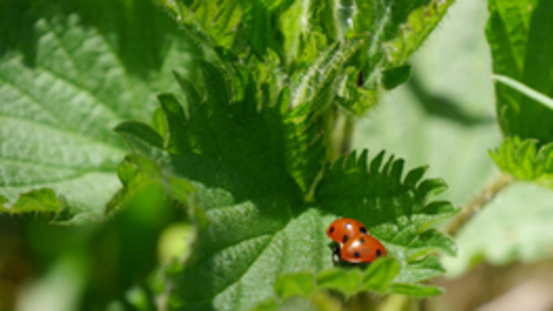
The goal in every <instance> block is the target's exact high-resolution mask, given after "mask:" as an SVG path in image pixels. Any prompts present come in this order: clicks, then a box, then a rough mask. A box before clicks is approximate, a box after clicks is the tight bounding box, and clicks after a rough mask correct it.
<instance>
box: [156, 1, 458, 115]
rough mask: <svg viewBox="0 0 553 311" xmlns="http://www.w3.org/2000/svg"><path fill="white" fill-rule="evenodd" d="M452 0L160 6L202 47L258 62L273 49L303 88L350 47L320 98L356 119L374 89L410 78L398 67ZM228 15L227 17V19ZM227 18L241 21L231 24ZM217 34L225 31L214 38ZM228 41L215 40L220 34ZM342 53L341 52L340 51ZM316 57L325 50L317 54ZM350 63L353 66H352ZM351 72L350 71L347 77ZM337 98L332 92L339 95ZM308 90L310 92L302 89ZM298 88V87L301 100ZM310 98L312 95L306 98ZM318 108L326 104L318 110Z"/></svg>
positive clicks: (370, 103) (374, 93) (167, 3)
mask: <svg viewBox="0 0 553 311" xmlns="http://www.w3.org/2000/svg"><path fill="white" fill-rule="evenodd" d="M452 3H453V1H452V0H447V1H439V0H418V1H411V0H362V1H351V0H340V1H338V0H333V1H322V2H321V1H308V0H296V1H277V2H274V3H271V4H269V3H268V2H267V1H259V0H258V1H245V0H244V1H240V0H235V1H223V2H220V3H218V2H217V1H207V2H206V1H191V2H186V3H185V2H184V1H180V2H174V1H162V4H164V6H166V7H168V8H169V9H170V10H171V11H172V12H176V13H175V14H176V18H177V20H179V21H180V23H181V24H183V26H184V28H185V29H187V30H189V33H191V35H192V36H194V37H196V38H198V40H199V41H200V42H202V43H204V44H206V45H207V46H209V47H214V46H223V47H225V48H226V49H229V50H231V51H233V52H234V53H235V54H239V55H242V56H244V57H246V58H247V57H249V56H252V55H254V56H256V57H258V58H259V59H264V58H265V57H266V56H267V55H268V54H270V53H269V52H268V51H269V50H272V51H273V52H274V53H276V54H277V55H278V56H279V59H280V61H281V64H282V67H283V68H284V70H285V72H286V73H287V74H288V75H290V76H293V77H295V79H294V80H295V81H302V84H306V83H305V82H306V81H307V80H311V79H312V78H313V75H314V74H315V73H316V72H313V70H314V69H316V70H320V68H318V67H319V66H313V62H312V60H313V59H317V58H318V59H317V61H316V64H319V65H321V61H325V60H327V61H328V60H329V59H331V57H332V56H333V55H334V54H335V53H337V51H339V52H340V53H344V54H348V52H347V51H348V48H343V47H344V46H347V45H348V44H352V42H356V43H355V44H354V45H356V44H357V43H359V44H361V45H362V47H361V46H357V47H355V48H354V49H350V50H349V51H351V53H352V54H353V53H355V55H348V57H346V58H345V59H346V60H349V58H351V57H352V56H355V62H350V63H343V64H339V65H340V66H334V68H333V69H332V70H334V71H335V72H333V74H326V73H325V72H320V74H319V76H320V77H325V79H326V81H320V83H319V84H318V85H320V86H324V88H322V90H326V91H327V93H329V94H326V93H325V94H321V98H325V99H326V101H327V102H329V103H336V104H338V105H339V106H340V107H341V108H343V109H344V110H345V111H347V112H348V113H352V114H356V115H362V114H363V113H364V112H366V111H367V110H368V109H369V108H370V107H372V106H373V105H374V104H375V103H376V98H377V97H378V93H379V90H380V89H381V88H385V89H392V88H394V87H396V86H397V85H399V84H401V83H403V82H405V81H406V80H407V79H408V78H409V76H410V70H406V69H408V68H409V67H408V66H405V62H406V61H407V59H408V58H409V56H410V55H411V54H412V53H413V52H414V51H416V50H417V49H418V48H419V47H420V45H421V44H422V42H423V41H424V40H425V39H426V37H427V36H428V35H429V34H430V32H431V31H432V30H433V29H434V27H436V25H437V24H438V22H439V21H440V20H441V19H442V17H443V16H444V14H445V12H446V11H447V9H448V8H449V6H450V5H451V4H452ZM230 12H232V13H230ZM228 16H241V19H240V18H238V17H237V18H230V17H228ZM221 29H224V30H225V31H227V32H223V31H220V30H221ZM220 33H225V34H227V36H225V37H221V36H220V35H219V34H220ZM341 46H342V48H341ZM321 51H324V52H323V53H321ZM353 64H355V66H352V65H353ZM347 66H352V68H354V69H355V72H354V73H352V72H351V70H350V71H349V72H348V71H346V70H345V69H346V67H347ZM341 84H342V86H341V88H342V90H341V91H340V92H339V94H338V95H339V97H336V98H335V96H334V94H333V93H334V92H336V91H337V89H338V88H340V85H341ZM307 86H309V87H310V88H314V89H315V88H316V87H314V86H312V85H311V84H307ZM305 90H306V89H305V88H302V87H301V85H300V88H299V91H300V93H301V94H300V95H301V96H296V95H294V96H293V97H294V98H301V97H302V96H303V95H304V92H305ZM312 93H315V91H312ZM322 107H325V105H322Z"/></svg>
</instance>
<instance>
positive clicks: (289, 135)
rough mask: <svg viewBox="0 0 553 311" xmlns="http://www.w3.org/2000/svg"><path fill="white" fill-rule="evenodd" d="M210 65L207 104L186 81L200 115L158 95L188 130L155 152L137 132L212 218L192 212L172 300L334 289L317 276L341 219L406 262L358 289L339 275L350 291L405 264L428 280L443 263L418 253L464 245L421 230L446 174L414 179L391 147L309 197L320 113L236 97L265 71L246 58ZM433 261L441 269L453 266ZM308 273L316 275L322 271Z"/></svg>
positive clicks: (242, 305)
mask: <svg viewBox="0 0 553 311" xmlns="http://www.w3.org/2000/svg"><path fill="white" fill-rule="evenodd" d="M201 66H203V67H204V68H202V72H203V78H204V81H203V85H204V86H205V88H206V90H205V93H206V94H207V95H208V96H206V102H205V103H203V104H201V103H200V102H198V101H197V98H202V96H197V94H198V93H197V92H196V91H191V90H193V89H195V87H194V86H192V85H193V84H192V83H190V82H184V81H181V85H185V86H186V88H185V93H186V94H187V110H188V115H189V116H190V117H189V119H188V120H187V121H186V122H181V121H178V120H184V119H185V115H186V114H187V113H185V111H183V109H178V107H177V106H176V102H175V98H174V97H173V96H169V95H163V96H160V102H161V104H162V107H164V109H163V112H164V113H165V115H166V119H167V124H168V127H169V128H168V133H180V134H179V135H176V134H175V135H169V139H170V141H169V142H168V143H167V144H166V146H167V147H166V148H165V149H164V150H161V151H159V152H157V151H156V152H152V153H150V154H148V152H150V150H152V149H153V150H157V149H156V148H154V147H153V146H152V147H151V148H143V147H141V144H142V142H144V141H147V140H148V139H139V138H133V139H128V141H129V143H131V144H136V146H134V147H133V150H135V151H136V152H140V153H141V154H142V155H143V156H146V157H148V158H150V159H152V160H153V161H155V162H156V163H158V166H159V167H160V171H161V172H162V174H161V175H160V176H161V181H162V183H166V182H167V180H168V178H170V177H172V176H175V177H177V178H181V179H183V178H185V179H187V180H189V181H190V184H191V185H192V186H193V187H194V188H195V190H196V191H195V196H194V197H195V199H194V204H197V207H198V210H199V211H201V213H200V214H201V215H202V216H204V218H202V219H198V217H193V218H194V219H195V220H196V221H198V222H200V223H201V224H200V226H199V228H198V232H197V239H196V241H195V242H194V243H193V244H192V245H191V252H190V253H189V256H188V258H187V259H186V261H184V262H183V263H182V267H181V269H180V270H179V271H176V272H173V273H171V274H172V277H171V278H172V279H173V280H174V282H175V284H174V286H175V287H174V288H175V290H174V291H173V292H172V294H171V299H172V300H174V301H176V303H177V306H178V307H182V308H215V309H235V310H243V309H250V308H253V307H255V306H257V305H258V304H259V303H261V302H263V301H266V300H268V299H269V300H270V299H271V298H275V297H277V295H276V292H275V289H274V286H275V284H278V285H277V291H278V292H279V293H281V294H282V295H283V296H289V295H293V294H294V295H295V294H308V293H311V292H312V288H311V287H310V286H309V285H308V284H311V282H312V280H317V283H318V282H319V281H321V282H322V284H324V285H321V286H323V287H327V288H328V287H330V286H333V285H329V284H331V283H332V282H331V281H324V278H323V279H320V278H319V273H321V272H323V271H325V270H327V269H330V268H332V266H333V264H332V260H331V257H332V252H333V251H332V250H331V249H329V248H328V242H329V241H330V240H329V239H328V238H327V237H326V236H325V228H326V226H328V225H329V224H330V223H331V222H332V221H333V220H335V219H336V218H338V217H354V218H357V219H359V220H360V221H362V222H363V223H365V224H366V225H367V226H368V227H369V228H370V230H371V232H373V233H374V235H375V236H376V237H378V238H379V239H381V240H382V242H383V243H384V244H385V245H386V247H387V249H388V250H389V254H390V257H394V258H396V259H393V258H390V259H385V260H382V261H380V262H378V261H377V262H376V263H374V265H373V266H372V267H370V268H369V269H368V270H367V272H366V274H364V275H363V277H362V278H359V279H358V281H359V282H360V285H357V284H356V285H355V288H353V289H351V287H349V285H345V286H344V287H342V286H341V285H340V284H339V283H336V282H334V284H335V286H339V288H337V289H338V290H340V291H344V292H350V291H359V290H366V289H371V290H376V291H378V292H385V291H386V290H387V289H388V287H389V284H390V282H392V279H393V278H394V277H395V276H396V275H397V273H398V271H401V272H400V273H402V272H403V271H407V272H408V273H410V274H413V275H419V276H422V275H425V273H428V270H431V269H432V268H433V267H432V266H431V265H421V264H420V260H422V259H424V258H427V257H428V256H432V255H431V253H435V252H446V253H449V254H453V253H454V252H455V249H454V246H453V244H452V242H451V240H450V239H449V238H448V237H446V236H445V235H442V234H440V233H438V232H437V231H435V230H426V231H425V230H423V229H422V227H423V226H425V225H427V223H428V222H431V221H433V220H434V219H436V218H442V217H443V215H442V214H441V212H442V210H440V209H439V208H431V209H429V212H428V215H426V214H427V213H426V209H427V208H430V207H431V206H433V205H432V201H431V200H430V199H431V197H432V196H433V195H434V193H435V192H437V191H438V190H440V189H442V188H443V183H442V182H436V181H424V180H421V179H422V174H421V173H420V172H419V171H417V172H416V173H412V174H408V175H409V176H410V177H409V184H408V185H407V184H406V183H404V182H403V176H402V167H403V161H402V160H395V159H393V157H390V158H387V159H386V157H385V156H384V153H381V154H380V155H379V156H377V157H376V158H375V159H373V160H372V161H371V162H370V167H371V169H370V171H367V168H368V167H369V162H368V161H369V159H368V154H367V152H364V153H362V155H361V156H360V157H359V158H357V156H356V155H355V154H352V155H350V156H349V157H348V158H347V159H341V160H339V161H338V162H337V163H335V164H334V165H333V166H332V168H330V167H328V166H327V168H326V169H325V170H324V173H323V177H322V180H321V181H320V182H319V184H318V187H317V188H316V189H315V193H314V202H313V201H311V202H310V203H308V202H306V201H305V198H306V197H307V195H308V191H309V189H311V188H312V183H313V182H314V180H315V178H314V176H316V174H317V173H318V172H319V171H320V167H321V161H323V156H324V154H323V153H320V155H319V156H318V157H314V156H313V151H306V148H307V149H308V148H311V147H309V146H315V147H314V148H315V150H319V148H320V146H317V144H318V143H319V142H318V141H317V140H316V139H315V134H316V132H315V131H313V130H309V129H310V128H311V124H312V119H310V118H311V117H310V110H309V109H305V107H306V105H300V106H298V107H296V108H294V109H289V108H288V105H287V103H288V101H287V100H283V101H282V102H281V104H279V105H275V106H265V107H263V106H262V109H260V110H259V109H258V107H260V105H259V103H258V102H257V101H258V100H259V99H258V98H257V97H256V96H229V95H228V94H248V92H244V90H248V89H250V88H251V86H252V85H257V82H256V81H255V77H253V76H249V77H248V71H247V70H246V71H242V69H244V68H243V65H240V64H239V63H228V62H227V63H225V64H224V66H222V67H219V66H215V65H213V64H209V63H201ZM232 68H234V69H232ZM240 68H241V69H240ZM237 69H239V71H240V72H242V73H243V74H245V76H244V77H245V78H244V79H243V81H245V82H244V83H233V84H232V87H231V89H230V90H228V89H227V87H228V85H222V84H220V83H227V82H226V79H225V78H224V77H226V76H228V75H229V72H228V70H231V71H232V72H235V70H237ZM284 93H285V92H284ZM284 93H283V94H284ZM190 94H194V95H190ZM281 98H284V99H285V98H286V96H284V95H283V97H281ZM229 100H232V102H231V103H229ZM169 107H173V108H169ZM172 120H174V121H172ZM123 128H128V127H127V126H125V127H123ZM135 128H137V129H138V130H136V131H134V135H137V136H140V135H142V132H143V129H142V128H141V127H135ZM129 133H130V132H126V133H125V134H126V135H128V134H129ZM148 136H151V135H150V134H148ZM150 140H151V139H150ZM136 141H138V142H139V143H135V142H136ZM154 141H157V139H156V140H152V142H154ZM298 141H302V143H297V142H298ZM309 143H311V144H309ZM306 144H307V146H308V147H306ZM315 154H317V153H316V152H315ZM156 157H157V158H156ZM298 159H299V160H298ZM384 160H386V161H385V164H384V165H383V167H382V168H381V166H382V162H383V161H384ZM342 164H344V165H342ZM306 176H309V177H306ZM172 191H174V192H178V191H179V189H178V188H174V189H173V190H172ZM185 198H188V196H185ZM186 203H189V202H186ZM444 211H446V214H448V215H449V214H451V213H452V211H448V210H447V209H444ZM455 211H456V210H455V209H453V213H454V212H455ZM418 215H425V217H426V218H424V217H417V216H418ZM203 224H206V226H205V227H204V225H203ZM434 268H435V270H436V274H439V273H441V272H442V271H443V270H442V269H441V268H440V267H434ZM305 271H311V272H310V273H314V278H310V277H309V275H308V274H306V273H305ZM339 271H341V272H339V273H344V272H345V270H343V269H341V270H339ZM296 273H299V274H296ZM417 273H418V274H417ZM291 274H292V275H293V276H290V277H286V275H291ZM434 275H435V274H434ZM280 276H282V278H281V279H280V281H279V283H277V278H279V277H280ZM412 279H415V278H412ZM412 279H408V280H407V281H406V282H411V280H412ZM327 280H328V279H327ZM419 280H421V279H419Z"/></svg>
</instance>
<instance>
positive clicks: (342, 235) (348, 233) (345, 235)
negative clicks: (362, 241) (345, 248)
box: [326, 218, 370, 243]
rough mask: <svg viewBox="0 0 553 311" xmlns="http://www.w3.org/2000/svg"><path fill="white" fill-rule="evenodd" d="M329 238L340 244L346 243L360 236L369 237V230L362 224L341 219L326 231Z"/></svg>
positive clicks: (348, 219) (349, 219)
mask: <svg viewBox="0 0 553 311" xmlns="http://www.w3.org/2000/svg"><path fill="white" fill-rule="evenodd" d="M326 234H327V235H328V237H330V238H331V239H333V240H334V241H336V242H338V243H346V242H347V241H348V240H349V239H351V238H353V237H356V236H358V235H369V234H370V233H369V230H367V228H365V226H363V224H362V223H360V222H358V221H357V220H355V219H351V218H341V219H338V220H336V221H335V222H333V223H331V224H330V226H328V229H326Z"/></svg>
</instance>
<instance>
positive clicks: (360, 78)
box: [357, 70, 365, 87]
mask: <svg viewBox="0 0 553 311" xmlns="http://www.w3.org/2000/svg"><path fill="white" fill-rule="evenodd" d="M363 84H365V79H363V71H361V70H359V74H358V75H357V87H362V86H363Z"/></svg>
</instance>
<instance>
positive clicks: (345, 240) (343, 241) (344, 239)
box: [342, 235, 348, 243]
mask: <svg viewBox="0 0 553 311" xmlns="http://www.w3.org/2000/svg"><path fill="white" fill-rule="evenodd" d="M347 241H348V236H347V235H344V238H343V239H342V243H346V242H347Z"/></svg>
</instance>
